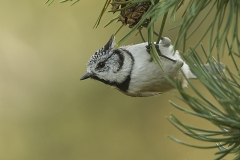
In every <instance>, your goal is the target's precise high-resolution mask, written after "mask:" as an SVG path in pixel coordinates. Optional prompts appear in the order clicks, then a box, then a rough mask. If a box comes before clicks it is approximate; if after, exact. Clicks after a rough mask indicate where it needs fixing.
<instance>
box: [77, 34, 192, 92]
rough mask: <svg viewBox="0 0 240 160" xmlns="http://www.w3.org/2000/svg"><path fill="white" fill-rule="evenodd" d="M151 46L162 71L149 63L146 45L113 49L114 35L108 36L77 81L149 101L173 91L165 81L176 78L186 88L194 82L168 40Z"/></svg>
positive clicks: (172, 87) (177, 52)
mask: <svg viewBox="0 0 240 160" xmlns="http://www.w3.org/2000/svg"><path fill="white" fill-rule="evenodd" d="M154 45H155V46H156V49H157V51H158V54H159V57H160V59H161V62H162V63H161V67H162V69H161V68H160V66H159V65H158V64H157V63H155V62H154V61H152V60H151V59H152V57H151V54H150V51H149V49H150V45H149V44H148V42H144V43H139V44H134V45H126V46H121V47H119V48H116V49H115V35H112V36H111V37H110V39H109V41H108V42H107V43H106V45H104V46H103V47H102V48H100V49H99V50H97V51H96V52H95V53H94V54H93V55H92V56H91V57H90V59H89V61H88V62H87V64H86V70H87V72H86V74H84V75H83V76H82V77H81V78H80V80H85V79H88V78H90V79H94V80H97V81H100V82H103V83H105V84H107V85H110V86H112V87H114V88H116V89H118V90H119V91H121V92H122V93H124V94H125V95H127V96H132V97H149V96H155V95H158V94H162V93H165V92H167V91H169V90H172V89H174V88H175V87H174V86H173V85H172V84H171V83H170V82H169V80H168V79H170V80H174V79H175V78H177V79H178V80H179V82H180V83H181V85H182V87H186V86H187V79H195V78H197V77H196V76H195V75H194V74H193V73H192V72H191V70H190V67H189V66H188V65H187V64H186V63H185V62H184V61H183V59H182V58H181V56H180V55H179V51H178V50H174V46H173V45H172V44H171V40H170V39H169V38H168V37H162V38H161V40H160V42H159V43H158V44H156V43H155V44H154ZM166 77H168V79H167V78H166Z"/></svg>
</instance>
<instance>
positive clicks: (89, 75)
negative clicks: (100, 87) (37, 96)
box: [80, 73, 93, 80]
mask: <svg viewBox="0 0 240 160" xmlns="http://www.w3.org/2000/svg"><path fill="white" fill-rule="evenodd" d="M92 75H93V74H92V73H86V74H84V76H82V78H80V80H84V79H88V78H91V77H92Z"/></svg>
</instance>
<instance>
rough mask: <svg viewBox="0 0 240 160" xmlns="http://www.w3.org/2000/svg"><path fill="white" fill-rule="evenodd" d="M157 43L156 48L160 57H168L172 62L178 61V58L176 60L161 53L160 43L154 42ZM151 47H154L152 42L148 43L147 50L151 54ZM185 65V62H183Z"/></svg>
mask: <svg viewBox="0 0 240 160" xmlns="http://www.w3.org/2000/svg"><path fill="white" fill-rule="evenodd" d="M154 45H155V48H156V50H157V52H158V55H159V56H160V57H163V58H165V59H168V60H170V61H172V62H174V63H177V61H176V60H174V59H172V58H169V57H167V56H165V55H163V54H162V53H161V51H160V49H159V44H154ZM151 47H152V44H148V45H146V51H147V52H148V53H149V54H150V51H151ZM182 65H183V64H182Z"/></svg>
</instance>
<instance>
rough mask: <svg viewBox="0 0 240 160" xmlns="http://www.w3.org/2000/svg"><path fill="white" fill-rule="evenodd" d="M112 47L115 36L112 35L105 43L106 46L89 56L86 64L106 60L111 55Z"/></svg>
mask: <svg viewBox="0 0 240 160" xmlns="http://www.w3.org/2000/svg"><path fill="white" fill-rule="evenodd" d="M114 46H115V36H114V35H112V36H111V38H110V39H109V41H108V42H107V44H106V45H105V46H103V47H102V48H101V49H99V50H97V51H96V52H95V53H94V54H93V55H92V56H91V58H90V59H89V61H88V63H89V64H92V63H96V62H98V61H99V60H100V58H108V57H109V56H111V54H112V53H113V50H114Z"/></svg>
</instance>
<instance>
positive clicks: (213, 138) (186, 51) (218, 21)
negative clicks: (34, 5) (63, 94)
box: [46, 0, 240, 159]
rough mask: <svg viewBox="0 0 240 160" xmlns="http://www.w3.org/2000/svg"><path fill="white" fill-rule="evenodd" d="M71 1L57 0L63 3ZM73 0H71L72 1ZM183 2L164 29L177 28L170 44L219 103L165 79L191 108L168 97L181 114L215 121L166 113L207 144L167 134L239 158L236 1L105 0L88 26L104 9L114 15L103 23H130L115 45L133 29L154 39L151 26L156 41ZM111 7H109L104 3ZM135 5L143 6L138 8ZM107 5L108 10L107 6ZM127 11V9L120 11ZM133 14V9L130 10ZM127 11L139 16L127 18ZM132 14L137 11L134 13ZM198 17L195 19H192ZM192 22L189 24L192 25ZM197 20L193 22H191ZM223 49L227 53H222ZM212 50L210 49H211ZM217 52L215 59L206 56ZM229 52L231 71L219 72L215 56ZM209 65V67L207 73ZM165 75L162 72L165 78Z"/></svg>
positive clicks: (238, 11) (239, 6) (239, 57)
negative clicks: (189, 120)
mask: <svg viewBox="0 0 240 160" xmlns="http://www.w3.org/2000/svg"><path fill="white" fill-rule="evenodd" d="M53 1H54V0H48V1H47V2H46V4H48V5H50V4H51V3H52V2H53ZM67 1H72V0H61V1H60V2H61V3H63V2H67ZM78 1H79V0H76V1H74V3H73V4H75V3H76V2H78ZM183 4H184V5H185V6H186V9H185V11H184V12H183V14H182V19H181V22H180V23H178V24H177V25H176V26H173V27H172V28H171V29H170V30H173V29H177V30H178V35H177V37H176V41H175V44H174V46H175V49H178V48H179V46H180V45H182V46H183V50H182V56H183V58H184V60H185V61H186V63H187V64H188V65H189V67H190V68H191V71H192V72H193V73H194V74H195V75H196V76H197V77H198V79H199V81H200V82H201V83H202V85H203V86H204V87H205V88H206V89H207V90H208V92H209V93H211V95H212V96H213V97H214V98H215V100H216V101H217V102H218V103H219V104H218V105H216V104H214V103H213V102H211V101H210V100H209V99H207V98H206V97H205V96H204V95H203V93H201V92H199V91H198V90H197V89H196V88H195V87H194V85H193V84H191V82H189V81H188V83H189V86H190V88H192V90H193V91H194V92H195V94H196V95H197V96H192V95H190V94H189V93H188V92H187V91H185V90H184V89H183V88H182V86H181V85H180V83H179V82H178V80H176V81H175V82H171V83H172V85H174V86H175V87H176V88H177V89H178V90H179V93H180V95H181V100H182V101H183V102H185V104H186V105H188V106H189V107H190V108H191V110H187V109H185V108H184V107H181V106H179V105H177V104H175V103H174V102H170V103H171V104H172V105H173V106H174V107H176V108H177V109H179V110H180V111H183V112H185V113H188V114H191V115H193V116H197V117H200V118H204V119H206V120H208V121H209V122H211V123H212V124H214V125H215V126H217V127H218V128H219V130H209V129H202V128H198V127H194V126H190V125H187V124H185V123H183V122H181V121H180V120H179V119H178V118H177V117H175V116H174V115H171V116H170V117H168V120H169V121H170V122H171V123H172V124H173V125H174V126H175V127H176V128H178V129H179V130H180V131H181V132H183V133H184V134H186V135H187V136H189V137H192V138H194V139H197V140H201V141H205V142H208V143H211V145H209V146H198V145H192V144H188V143H186V142H183V141H180V140H178V139H177V138H174V137H173V136H169V138H171V139H173V140H174V141H176V142H178V143H181V144H184V145H187V146H191V147H195V148H201V149H209V148H218V149H219V151H218V152H217V153H216V155H217V156H218V157H217V158H216V159H221V158H223V157H225V156H227V155H228V154H230V153H234V154H236V157H235V159H239V158H240V138H239V137H240V69H239V65H240V40H239V31H238V28H239V25H238V24H239V21H238V18H239V14H240V1H239V0H204V1H200V0H188V1H186V0H171V1H170V0H106V1H105V3H104V5H103V8H102V11H101V12H100V15H99V17H98V19H97V21H96V23H95V25H94V28H97V27H98V26H99V25H100V22H101V18H102V16H104V14H106V13H107V12H110V13H114V14H117V15H116V16H115V17H114V18H113V19H111V20H110V21H109V22H108V23H107V24H106V25H105V26H104V27H107V26H108V25H111V24H112V23H113V22H115V21H119V20H120V21H121V22H122V25H120V27H119V29H118V30H116V34H117V33H118V32H119V31H120V30H121V28H122V27H126V26H128V27H130V28H131V30H130V31H129V32H128V33H126V34H125V36H123V37H122V38H121V39H120V40H119V42H118V43H117V45H120V44H121V43H122V42H123V41H124V40H126V39H127V38H128V37H129V36H131V35H132V34H133V33H135V32H139V33H140V34H139V35H140V36H141V39H143V41H145V39H147V40H148V43H149V44H154V37H153V36H154V33H155V30H159V32H158V37H157V43H158V42H159V41H160V38H161V35H162V32H163V30H164V26H165V22H166V20H167V19H168V20H171V21H175V17H176V14H179V13H178V9H179V8H180V7H182V5H183ZM109 6H111V8H110V7H109ZM140 7H143V9H142V8H141V9H142V10H140V11H141V12H140V11H139V10H138V9H140ZM108 9H109V10H108ZM126 13H128V14H126ZM136 13H137V14H136ZM129 15H131V16H133V15H135V16H136V15H141V16H140V18H135V19H134V18H133V17H129ZM209 15H214V16H213V18H212V19H211V20H209V19H208V23H207V25H208V26H207V28H206V29H205V31H204V33H203V34H202V36H201V37H200V38H199V41H198V42H197V43H196V44H195V45H194V46H193V47H191V48H188V47H187V46H186V44H187V41H188V40H189V38H190V37H192V36H194V35H196V34H198V30H199V28H201V26H202V25H203V24H206V23H204V22H205V21H206V20H207V18H209ZM136 17H137V16H136ZM200 17H202V18H201V19H200V20H199V19H198V21H196V19H197V18H200ZM159 18H163V20H162V25H161V27H160V28H159V29H157V28H156V27H154V24H155V23H156V21H157V20H158V19H159ZM193 24H194V26H195V27H194V26H193ZM196 24H197V25H196ZM143 29H146V30H147V31H148V32H147V33H148V37H143V35H142V32H141V31H142V30H143ZM203 39H208V40H209V45H208V49H207V51H206V50H205V48H203V46H201V45H200V44H201V42H202V40H203ZM151 46H153V47H151V48H150V51H151V55H152V58H153V60H154V61H155V62H156V63H157V64H159V65H160V66H161V61H160V59H159V56H158V54H157V52H156V48H155V45H151ZM197 47H201V48H202V52H201V55H202V53H203V54H204V55H205V58H206V61H207V62H208V66H207V67H208V69H206V65H204V62H203V61H202V60H201V59H200V58H199V56H198V55H199V53H197V52H196V48H197ZM214 49H215V50H216V51H215V50H214ZM226 50H228V54H225V55H224V54H223V53H224V52H226ZM213 51H214V52H215V53H213ZM213 54H216V55H217V57H216V58H217V60H216V59H215V58H213V57H212V55H213ZM227 55H228V56H230V57H231V59H232V63H233V64H234V66H235V70H231V71H230V69H229V68H228V67H227V66H226V67H225V70H226V71H225V72H224V71H223V68H222V64H221V63H220V60H221V57H223V56H227ZM209 68H210V70H211V72H209ZM166 78H167V77H166Z"/></svg>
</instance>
